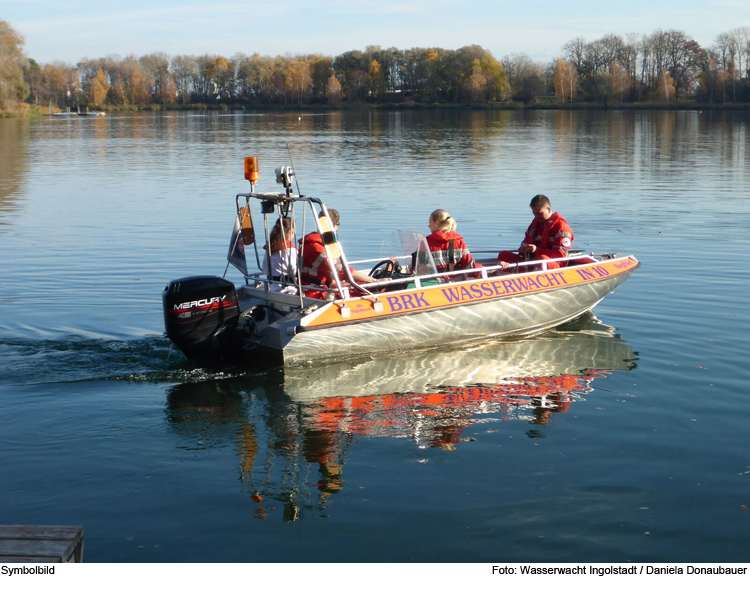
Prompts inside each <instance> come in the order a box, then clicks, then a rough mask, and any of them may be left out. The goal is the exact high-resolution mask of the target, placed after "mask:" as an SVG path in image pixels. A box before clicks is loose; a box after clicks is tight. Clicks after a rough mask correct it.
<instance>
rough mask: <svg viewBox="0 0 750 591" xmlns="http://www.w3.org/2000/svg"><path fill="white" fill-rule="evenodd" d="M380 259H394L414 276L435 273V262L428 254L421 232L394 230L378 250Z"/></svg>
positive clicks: (428, 249) (427, 247)
mask: <svg viewBox="0 0 750 591" xmlns="http://www.w3.org/2000/svg"><path fill="white" fill-rule="evenodd" d="M380 256H381V257H382V258H390V257H396V258H397V259H398V262H399V263H401V265H402V266H403V267H404V268H406V267H410V269H409V270H410V271H413V272H414V273H415V274H416V275H433V274H435V273H437V269H436V268H435V262H434V261H433V260H432V255H431V254H430V247H429V246H427V240H425V235H424V234H423V233H422V232H411V231H409V230H394V232H393V233H392V234H390V235H389V236H387V237H386V238H385V239H384V240H383V244H382V245H381V248H380Z"/></svg>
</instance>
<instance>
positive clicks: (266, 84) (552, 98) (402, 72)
mask: <svg viewBox="0 0 750 591" xmlns="http://www.w3.org/2000/svg"><path fill="white" fill-rule="evenodd" d="M22 47H23V38H22V37H21V36H20V35H19V34H18V33H17V32H16V31H15V30H14V29H13V28H12V27H11V26H10V25H9V24H8V23H6V22H4V21H0V110H3V109H5V110H9V109H11V108H12V107H13V105H14V104H15V105H18V103H19V102H20V101H24V102H25V104H27V105H29V104H33V105H39V106H42V107H46V106H47V105H55V106H56V107H57V108H66V107H70V108H75V107H93V108H106V107H108V106H109V107H117V108H122V107H124V108H133V107H135V108H138V107H148V106H153V105H165V106H168V105H175V106H176V105H182V106H185V107H195V106H201V105H202V106H214V107H215V106H225V107H235V106H246V107H250V108H253V107H255V108H264V107H270V106H274V105H286V106H295V105H297V106H300V105H322V104H328V105H333V106H342V105H346V104H356V105H359V104H380V103H426V104H434V103H450V104H471V105H478V104H503V103H507V102H509V101H517V102H522V103H525V104H533V103H537V102H544V103H546V104H565V105H569V104H576V103H583V104H591V103H598V104H604V105H605V106H606V105H612V104H621V103H634V102H652V101H659V102H665V103H668V102H670V101H684V100H698V101H701V102H709V103H726V102H733V103H736V102H750V77H749V75H748V68H749V66H750V28H747V27H745V28H738V29H734V30H733V31H730V32H727V33H723V34H721V35H719V36H718V37H717V39H716V42H715V43H714V45H713V46H712V47H710V48H707V49H704V48H702V47H701V46H700V45H699V44H698V43H697V42H696V41H695V40H693V39H691V38H690V37H688V36H686V35H685V34H684V33H682V32H680V31H656V32H655V33H653V34H651V35H635V34H633V35H628V36H627V37H625V38H623V37H621V36H619V35H605V36H604V37H602V38H601V39H598V40H595V41H592V42H588V41H586V40H585V39H582V38H576V39H573V40H572V41H569V42H568V43H566V44H565V45H564V46H563V48H562V53H561V55H560V57H558V58H556V59H554V60H552V61H551V62H550V63H539V62H535V61H533V60H532V59H531V58H529V57H528V56H527V55H526V54H512V55H508V56H505V57H503V58H502V59H501V60H499V61H498V60H497V59H496V58H495V57H493V55H492V54H491V53H490V52H489V51H488V50H486V49H484V48H482V47H480V46H478V45H472V46H467V47H462V48H460V49H457V50H448V49H441V48H428V49H424V48H413V49H406V50H401V49H397V48H388V49H383V48H381V47H380V46H370V47H367V48H366V49H365V50H364V51H348V52H346V53H343V54H341V55H339V56H336V57H330V56H323V55H298V56H289V55H286V56H276V57H269V56H262V55H260V54H257V53H256V54H253V55H251V56H248V55H244V54H237V55H234V56H232V57H224V56H220V55H202V56H194V55H178V56H174V57H170V56H168V55H166V54H163V53H153V54H149V55H144V56H142V57H135V56H128V57H125V58H120V57H104V58H97V59H83V60H81V61H80V62H79V63H78V64H76V65H75V66H72V65H69V64H63V63H52V64H45V65H40V64H37V63H36V62H35V61H34V60H33V59H30V58H28V57H26V56H25V55H24V54H23V52H22Z"/></svg>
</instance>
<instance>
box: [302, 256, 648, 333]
mask: <svg viewBox="0 0 750 591" xmlns="http://www.w3.org/2000/svg"><path fill="white" fill-rule="evenodd" d="M627 259H630V260H633V261H635V265H634V266H632V267H629V268H628V269H624V270H623V271H620V272H618V273H617V274H616V275H606V276H604V277H597V278H595V279H592V280H587V281H584V282H582V283H577V284H572V285H561V286H556V287H548V288H544V289H541V290H536V291H528V292H522V293H514V294H498V295H494V296H491V297H488V298H482V299H477V300H471V301H462V302H456V303H450V304H445V305H440V306H430V307H428V308H425V309H417V310H404V311H396V312H390V313H388V314H386V315H377V316H372V317H369V318H342V319H341V320H339V321H336V322H330V323H327V324H318V325H315V326H307V325H304V324H300V325H299V326H298V327H297V332H311V331H315V330H323V329H327V328H333V327H339V326H351V325H355V324H364V323H367V322H377V321H379V320H385V319H387V318H394V317H398V318H401V317H405V316H413V315H415V314H427V313H430V312H436V311H442V310H451V309H455V308H462V307H471V306H476V305H480V304H486V303H488V302H492V301H499V300H502V301H509V300H513V299H516V298H521V297H527V296H534V295H540V294H547V293H554V292H556V291H559V290H566V289H571V288H574V287H578V286H582V285H594V284H596V283H601V282H603V281H608V280H612V279H614V278H616V277H622V281H625V279H627V278H628V277H629V276H630V274H631V273H632V272H633V271H635V270H636V269H638V268H639V267H640V266H641V262H640V261H638V260H637V259H636V258H635V257H634V256H632V255H625V256H622V257H617V258H614V259H610V260H608V261H606V262H607V263H610V262H616V261H619V260H627ZM597 264H601V261H596V262H594V263H590V265H597ZM588 266H589V265H576V267H574V268H577V267H580V268H586V267H588ZM561 270H564V269H548V270H547V271H535V272H533V273H534V274H537V275H538V274H543V273H549V272H559V271H561ZM530 275H532V273H523V274H521V273H518V274H509V275H507V276H497V277H487V278H478V279H470V280H466V281H461V282H456V283H445V284H440V285H431V286H428V287H427V288H426V289H429V290H435V289H444V288H445V287H447V286H451V287H462V286H466V285H472V284H476V283H479V282H486V281H495V280H498V279H514V278H516V277H524V276H530ZM622 281H621V282H620V283H622ZM416 289H417V288H411V289H403V290H399V291H393V292H385V293H387V294H389V295H391V296H392V295H398V294H404V293H408V292H412V291H414V290H416ZM385 293H379V294H376V295H375V299H376V300H377V299H378V297H383V296H384V295H385ZM386 297H387V296H386ZM361 301H367V302H370V301H372V298H371V296H357V297H354V298H348V299H345V300H334V301H331V302H329V304H330V305H326V306H323V307H321V308H319V309H318V310H315V312H316V314H315V316H316V317H317V316H318V315H321V314H322V313H323V312H325V311H326V310H329V309H331V305H335V306H337V307H338V308H339V309H341V308H343V307H345V306H346V305H347V304H348V303H353V302H361ZM312 320H314V318H313V319H312Z"/></svg>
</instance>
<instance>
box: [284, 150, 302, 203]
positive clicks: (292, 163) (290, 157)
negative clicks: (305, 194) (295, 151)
mask: <svg viewBox="0 0 750 591" xmlns="http://www.w3.org/2000/svg"><path fill="white" fill-rule="evenodd" d="M286 151H287V152H288V153H289V164H291V165H292V170H297V169H296V168H295V167H294V161H292V151H291V150H290V149H289V144H288V143H287V145H286ZM294 182H295V184H296V185H297V195H302V191H300V190H299V181H298V180H297V175H296V174H295V175H294Z"/></svg>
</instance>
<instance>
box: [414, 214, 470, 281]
mask: <svg viewBox="0 0 750 591" xmlns="http://www.w3.org/2000/svg"><path fill="white" fill-rule="evenodd" d="M427 226H428V228H429V229H430V232H431V233H430V235H429V236H427V246H429V247H430V252H431V253H432V259H433V260H434V261H435V267H436V268H437V270H438V273H445V272H447V271H463V270H465V269H474V268H476V267H479V266H481V265H479V264H478V263H477V262H476V261H475V260H474V258H473V257H472V256H471V253H470V252H469V247H468V246H466V243H465V242H464V237H463V236H461V234H458V233H456V231H455V230H456V220H454V219H453V218H452V217H451V216H450V214H449V213H448V212H447V211H445V210H444V209H436V210H435V211H433V212H432V213H431V214H430V219H429V221H428V224H427Z"/></svg>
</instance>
